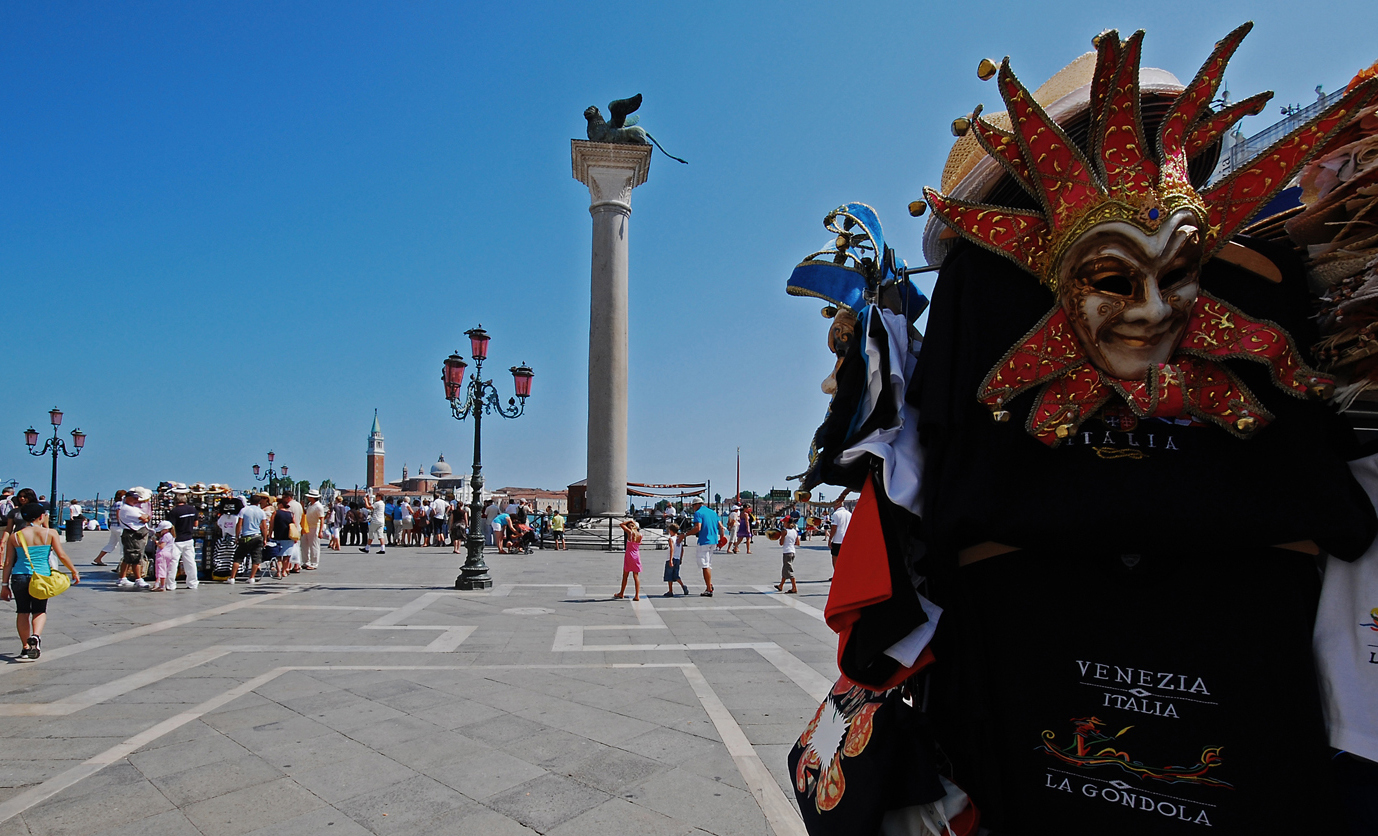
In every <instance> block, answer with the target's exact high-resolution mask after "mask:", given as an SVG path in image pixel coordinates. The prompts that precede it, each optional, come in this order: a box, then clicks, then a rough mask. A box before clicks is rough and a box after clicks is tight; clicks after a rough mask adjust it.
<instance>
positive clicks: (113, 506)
mask: <svg viewBox="0 0 1378 836" xmlns="http://www.w3.org/2000/svg"><path fill="white" fill-rule="evenodd" d="M6 490H8V488H7V489H6ZM123 501H124V491H122V490H121V491H115V499H114V501H113V502H111V503H110V507H109V508H108V509H106V512H105V518H106V526H107V527H109V529H110V537H109V539H107V540H106V541H105V545H104V546H101V550H100V552H99V553H98V554H97V555H96V559H95V560H93V561H91V565H92V566H108V565H109V564H107V563H106V562H105V556H106V555H107V554H113V553H114V552H115V550H116V549H118V548H119V547H120V532H121V531H123V530H124V529H122V528H120V516H119V514H120V504H121V503H122V502H123ZM0 510H3V509H0Z"/></svg>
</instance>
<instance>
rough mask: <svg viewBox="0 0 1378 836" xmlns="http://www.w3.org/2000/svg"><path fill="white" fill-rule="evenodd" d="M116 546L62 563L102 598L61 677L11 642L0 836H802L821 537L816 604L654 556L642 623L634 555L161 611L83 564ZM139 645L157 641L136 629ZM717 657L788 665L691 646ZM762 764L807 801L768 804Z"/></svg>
mask: <svg viewBox="0 0 1378 836" xmlns="http://www.w3.org/2000/svg"><path fill="white" fill-rule="evenodd" d="M104 539H105V538H104V537H100V538H99V539H94V538H87V539H86V540H85V541H83V542H82V543H75V544H68V545H69V547H70V548H69V552H70V553H71V554H72V556H73V559H74V561H75V562H76V563H77V565H78V567H79V568H81V569H82V572H83V577H84V582H83V583H82V585H80V586H77V587H73V588H72V590H71V591H70V592H68V593H66V594H64V595H63V596H61V597H60V598H58V599H55V600H54V601H53V602H52V604H51V607H50V609H51V614H50V616H49V626H48V627H47V629H46V630H45V635H44V637H43V638H44V656H43V658H42V659H41V660H40V661H38V662H37V663H19V662H15V661H13V654H15V653H17V649H18V648H17V645H18V640H17V638H14V637H13V634H10V638H9V639H6V640H4V641H5V642H8V644H6V643H3V642H0V653H3V654H4V656H3V657H0V815H3V816H4V817H5V818H4V820H3V821H0V836H16V834H35V836H37V835H39V834H41V835H42V836H59V834H81V836H97V835H98V834H99V835H100V836H116V834H139V836H180V835H181V834H207V835H208V836H209V835H210V834H214V836H221V834H250V833H252V834H283V835H284V836H285V834H322V833H328V834H331V835H332V836H348V835H349V834H368V833H373V834H442V833H443V834H456V833H458V834H470V833H473V834H495V835H496V836H501V834H508V833H512V834H516V833H532V832H536V833H546V834H552V836H577V834H598V835H599V836H606V834H630V833H636V834H652V835H659V834H665V836H672V834H686V833H695V834H698V833H712V834H721V835H722V836H728V834H771V833H775V834H781V833H792V834H795V833H802V826H801V825H800V823H799V820H798V813H797V808H796V807H794V797H793V793H792V791H791V790H790V784H789V779H788V776H787V769H786V764H785V758H786V755H787V753H788V752H789V748H790V746H791V745H792V743H793V742H794V740H795V738H796V737H798V735H799V733H800V732H801V731H802V730H803V728H804V726H805V725H806V724H807V722H808V720H809V719H810V718H811V717H812V716H813V713H814V711H815V709H816V708H817V705H818V699H817V697H818V696H819V694H818V693H817V692H818V688H819V683H823V687H826V683H827V682H828V681H831V680H832V679H834V678H835V677H836V675H837V671H836V667H835V665H834V653H835V638H834V636H833V634H832V633H831V631H829V630H828V628H827V627H826V625H824V623H823V622H822V620H821V610H822V609H823V606H824V603H825V601H826V599H827V591H828V584H827V583H826V579H827V578H828V577H829V575H830V574H831V571H830V569H829V561H828V553H827V550H826V546H825V545H823V544H822V542H821V541H811V542H809V543H806V544H803V545H802V547H801V553H800V556H799V558H798V559H797V560H796V562H795V565H796V570H797V571H798V572H799V575H800V577H801V578H803V579H806V581H807V582H805V583H801V585H800V591H801V593H802V594H801V595H799V596H797V597H796V596H781V595H778V594H777V593H775V592H774V591H773V590H768V591H767V592H762V591H761V589H759V588H758V587H765V586H766V585H767V584H773V583H775V582H776V581H777V580H778V579H779V566H780V558H779V550H778V547H776V546H774V545H773V544H771V543H769V542H768V541H766V540H765V539H761V540H759V541H758V547H757V548H756V552H757V553H756V554H754V555H751V556H747V555H746V554H744V553H743V554H740V555H723V554H720V555H718V557H717V561H716V562H717V565H716V566H715V581H716V582H717V588H718V592H717V594H716V596H715V597H713V598H711V599H709V598H701V597H699V596H698V595H697V593H698V592H700V591H701V590H702V588H703V584H702V580H701V578H699V577H698V571H697V569H696V568H694V569H691V567H690V563H691V561H686V564H685V567H684V575H685V578H686V580H687V581H688V582H689V586H690V588H691V590H692V591H693V593H695V594H693V595H692V596H690V597H678V598H675V599H674V600H668V599H664V598H660V597H658V596H659V595H660V594H661V593H662V592H664V584H663V583H661V582H660V580H659V578H660V576H661V561H662V560H663V559H664V555H665V552H655V551H651V552H648V553H646V555H645V563H646V569H647V571H646V572H644V573H643V581H644V585H643V592H644V593H646V595H645V596H644V598H645V600H646V601H648V602H649V606H643V607H642V608H640V609H639V610H638V609H634V607H633V604H632V603H631V602H629V601H614V600H610V596H611V594H612V593H613V592H614V591H616V589H617V582H618V581H619V579H620V569H621V562H622V557H621V554H608V553H594V552H581V551H562V552H553V551H538V552H536V553H535V554H534V555H531V556H502V555H497V554H494V553H491V552H490V554H489V555H488V558H487V559H488V560H489V563H490V566H491V567H492V575H493V577H494V580H495V582H496V583H497V584H499V586H498V587H497V588H496V589H495V590H494V591H493V592H489V593H458V592H455V591H453V589H452V588H451V587H452V586H453V580H454V577H455V575H456V574H457V571H458V567H459V565H460V564H461V563H462V557H461V556H459V555H453V554H451V553H450V551H449V549H448V548H445V549H439V548H435V549H403V548H398V549H390V550H389V551H388V553H387V554H386V555H385V556H379V555H377V554H376V553H374V554H371V555H363V554H360V553H359V552H358V551H357V550H354V549H347V550H346V551H344V552H339V553H335V552H327V553H326V554H325V555H324V556H323V558H322V561H321V562H322V566H323V568H322V570H320V571H318V572H310V573H302V574H299V575H293V576H291V577H290V578H289V579H288V580H283V581H271V582H267V583H263V584H260V585H257V586H247V585H244V584H242V583H241V584H238V585H235V586H229V585H224V584H217V583H204V582H203V583H202V584H201V587H200V588H199V589H197V590H187V589H185V588H179V589H178V591H176V592H174V593H150V592H137V591H119V590H116V589H114V587H113V584H112V579H113V575H110V574H109V573H108V570H103V569H100V568H98V567H91V566H89V563H90V560H91V558H92V557H93V556H94V554H95V552H96V551H97V549H98V547H99V545H100V543H102V542H103V541H104ZM507 585H511V586H507ZM427 593H430V594H429V596H427ZM628 595H629V597H630V591H629V593H628ZM787 599H789V600H787ZM795 601H797V602H798V603H799V604H800V605H801V606H799V607H794V606H785V605H784V604H793V603H794V602H795ZM235 604H240V605H241V606H238V607H232V608H230V609H229V611H223V612H213V613H209V614H208V613H207V611H208V610H216V609H217V608H220V607H223V606H224V605H235ZM710 606H711V607H719V609H704V607H710ZM179 617H187V618H186V622H187V623H179V624H175V625H173V626H165V625H161V624H160V623H161V622H165V621H166V620H168V619H176V618H179ZM8 623H9V622H8V620H7V626H6V629H7V630H9V629H11V628H10V627H9V626H8ZM145 625H155V626H161V627H162V629H150V630H149V631H148V632H147V633H146V634H144V635H126V631H130V630H134V629H135V628H139V627H143V626H145ZM561 627H564V628H566V629H565V630H564V631H563V632H564V633H565V634H566V635H565V637H564V639H563V640H564V641H565V642H566V643H567V644H568V642H569V641H571V640H574V641H579V640H581V641H582V643H583V646H585V647H587V646H591V645H605V646H614V647H617V646H622V647H627V646H632V645H639V646H643V647H645V648H652V647H655V646H656V645H672V647H670V648H665V647H658V648H655V649H637V650H608V651H601V650H587V649H584V650H578V651H575V650H571V649H566V650H555V649H554V648H555V647H556V646H557V645H558V642H557V634H558V633H561V632H562V631H561V630H560V629H559V628H561ZM460 628H464V629H460ZM468 628H472V630H470V629H468ZM571 628H573V629H572V630H571ZM577 628H583V629H582V630H579V629H577ZM591 628H598V629H591ZM580 634H582V635H580ZM102 641H104V642H108V643H106V644H104V645H103V646H95V645H100V643H101V642H102ZM83 642H85V643H94V645H92V644H87V645H82V644H81V643H83ZM772 643H773V645H772ZM722 644H748V645H762V646H778V647H779V648H782V649H783V651H785V653H783V658H784V660H785V661H784V662H783V663H781V664H776V663H773V662H772V661H770V659H769V658H767V655H766V654H767V653H768V652H773V651H761V652H758V651H757V650H754V649H750V648H745V649H740V648H732V649H692V648H691V649H679V648H676V647H673V645H722ZM11 645H13V647H11ZM775 655H776V656H777V657H780V656H781V654H779V653H776V654H775ZM791 657H792V659H793V660H797V661H791ZM799 662H802V663H803V664H802V665H800V664H798V663H799ZM658 665H659V666H661V667H656V666H658ZM790 665H793V666H794V667H793V668H790V667H789V666H790ZM160 666H161V667H160ZM283 669H285V670H283ZM691 669H692V671H697V672H698V673H701V675H702V679H703V680H705V681H706V683H707V687H708V690H709V691H710V692H711V694H715V695H716V697H715V699H716V700H718V701H720V704H721V706H724V707H725V708H726V712H725V713H724V714H723V715H722V716H720V717H719V718H718V723H717V724H715V721H714V718H713V717H712V716H711V715H710V712H709V710H708V709H709V707H710V706H711V705H712V704H713V703H712V701H711V700H709V701H707V702H706V701H705V699H707V698H706V697H702V696H701V695H700V693H698V692H696V690H695V687H694V686H693V684H692V683H691V681H690V677H691V672H690V670H691ZM274 672H276V674H274ZM265 677H266V678H265ZM126 678H128V679H126ZM255 678H265V679H263V681H261V682H258V683H254V682H253V680H255ZM246 683H247V684H248V687H247V689H246V688H245V686H246ZM236 688H239V689H241V690H242V691H243V693H242V694H240V695H234V694H231V693H230V692H231V691H232V689H236ZM806 689H808V690H806ZM810 691H812V693H810ZM227 694H228V695H229V696H230V698H226V697H227ZM216 700H219V702H220V703H223V704H216V705H213V706H212V707H210V708H209V710H202V709H205V705H204V704H205V703H207V701H216ZM184 712H190V713H191V714H192V715H194V717H193V718H192V719H189V720H184V721H182V722H174V723H171V724H170V725H172V726H173V727H172V728H170V729H166V730H165V733H161V734H160V735H159V733H158V729H155V730H154V731H151V732H150V731H148V730H149V729H152V728H154V727H158V724H160V723H164V722H165V721H169V719H170V718H176V717H178V716H179V715H181V714H182V713H184ZM734 721H735V722H734ZM724 723H725V724H727V725H726V726H724V725H723V724H724ZM162 728H164V727H159V729H162ZM721 728H727V729H728V731H729V732H730V734H729V737H733V736H735V735H737V734H738V733H737V732H735V731H732V729H733V728H739V729H740V733H742V734H744V735H745V741H747V742H748V743H749V746H746V747H739V750H738V751H737V754H738V755H742V754H743V750H744V751H745V757H738V758H736V759H734V757H733V753H731V752H730V751H729V745H726V744H725V742H724V739H723V734H721V733H720V729H721ZM145 732H147V735H146V737H149V736H151V737H149V739H136V740H134V741H132V742H131V745H130V746H129V747H127V748H128V751H127V752H125V751H122V750H120V749H119V748H118V747H119V746H120V745H121V744H122V743H125V742H126V741H130V739H131V738H135V736H136V735H140V734H141V733H145ZM752 752H754V754H755V755H756V756H759V759H760V763H763V764H764V765H765V768H766V769H768V770H769V775H770V776H771V777H773V778H774V781H775V783H776V785H777V787H778V788H779V789H780V790H781V794H782V796H783V799H787V800H788V806H780V805H781V802H780V798H781V795H773V796H772V795H771V794H770V793H765V794H764V795H761V794H760V793H759V792H758V793H757V794H753V791H752V787H751V786H750V782H749V781H748V779H747V778H745V777H744V775H745V774H748V773H749V772H750V770H749V769H748V767H749V766H750V762H751V760H752V758H751V753H752ZM93 758H94V759H97V760H100V759H101V758H104V760H105V761H108V765H106V766H104V767H103V768H100V769H98V770H96V769H95V768H94V767H83V766H82V764H83V763H84V762H87V761H88V759H93ZM743 764H746V765H745V766H743ZM82 769H88V770H91V771H92V772H93V774H89V775H84V774H81V773H80V770H82ZM762 774H764V773H762ZM73 775H78V776H79V779H78V780H75V781H72V780H71V779H72V777H73ZM766 780H769V779H766ZM45 782H49V783H46V784H45ZM67 783H70V785H66V784H67ZM54 788H57V789H58V791H57V792H56V793H55V794H52V791H53V789H54ZM768 789H769V788H768ZM772 792H773V790H772ZM44 794H50V797H46V798H43V799H41V800H37V799H39V797H40V796H42V795H44ZM767 796H769V797H770V798H774V799H775V800H776V804H777V806H776V807H775V810H776V813H777V815H775V816H774V819H773V820H772V819H771V818H770V817H769V816H768V814H767V812H763V809H765V810H766V811H769V810H770V805H769V804H768V803H766V802H765V801H760V800H758V797H759V798H762V799H766V800H767V801H768V800H769V798H767ZM781 810H784V812H785V813H787V814H788V816H782V815H779V813H780V811H781ZM788 818H792V821H790V820H786V819H788Z"/></svg>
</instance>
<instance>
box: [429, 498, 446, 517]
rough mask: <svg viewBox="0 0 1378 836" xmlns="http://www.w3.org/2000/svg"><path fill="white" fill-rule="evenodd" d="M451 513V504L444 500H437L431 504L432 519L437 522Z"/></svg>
mask: <svg viewBox="0 0 1378 836" xmlns="http://www.w3.org/2000/svg"><path fill="white" fill-rule="evenodd" d="M448 513H450V503H448V502H446V501H445V500H443V499H437V500H435V501H434V502H432V503H431V517H432V518H433V519H437V520H443V519H445V515H446V514H448Z"/></svg>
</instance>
